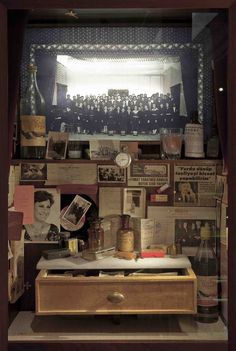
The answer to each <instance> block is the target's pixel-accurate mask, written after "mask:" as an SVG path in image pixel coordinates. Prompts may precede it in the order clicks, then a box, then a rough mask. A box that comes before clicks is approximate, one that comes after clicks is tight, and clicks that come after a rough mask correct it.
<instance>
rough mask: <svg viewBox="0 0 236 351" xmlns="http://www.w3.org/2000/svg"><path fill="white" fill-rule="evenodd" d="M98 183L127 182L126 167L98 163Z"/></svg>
mask: <svg viewBox="0 0 236 351" xmlns="http://www.w3.org/2000/svg"><path fill="white" fill-rule="evenodd" d="M97 169H98V183H104V184H113V183H125V182H126V169H124V168H120V167H118V166H112V165H102V166H100V165H98V167H97Z"/></svg>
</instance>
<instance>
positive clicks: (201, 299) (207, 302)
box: [197, 275, 218, 307]
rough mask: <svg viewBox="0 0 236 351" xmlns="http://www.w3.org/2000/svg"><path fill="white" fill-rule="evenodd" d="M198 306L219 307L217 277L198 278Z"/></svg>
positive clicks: (199, 276)
mask: <svg viewBox="0 0 236 351" xmlns="http://www.w3.org/2000/svg"><path fill="white" fill-rule="evenodd" d="M197 304H198V306H205V307H211V306H217V305H218V302H217V276H213V275H212V276H201V275H198V276H197Z"/></svg>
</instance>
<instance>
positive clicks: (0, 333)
mask: <svg viewBox="0 0 236 351" xmlns="http://www.w3.org/2000/svg"><path fill="white" fill-rule="evenodd" d="M0 43H1V53H2V54H1V55H0V349H1V351H6V350H7V318H8V317H7V313H8V311H7V300H8V292H7V286H8V283H7V281H8V258H7V251H8V249H7V230H8V224H7V222H8V214H7V189H8V135H7V130H8V128H7V127H8V125H7V119H8V118H7V116H8V107H7V106H8V99H7V91H8V87H7V11H6V8H5V7H4V6H3V5H2V4H1V3H0Z"/></svg>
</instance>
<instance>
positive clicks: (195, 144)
mask: <svg viewBox="0 0 236 351" xmlns="http://www.w3.org/2000/svg"><path fill="white" fill-rule="evenodd" d="M184 142H185V156H186V157H204V150H203V126H202V125H201V124H186V126H185V133H184Z"/></svg>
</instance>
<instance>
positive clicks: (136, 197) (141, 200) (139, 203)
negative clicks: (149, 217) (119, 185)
mask: <svg viewBox="0 0 236 351" xmlns="http://www.w3.org/2000/svg"><path fill="white" fill-rule="evenodd" d="M145 209H146V191H145V189H144V188H126V189H124V197H123V214H128V215H130V216H131V217H141V218H144V217H145Z"/></svg>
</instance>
